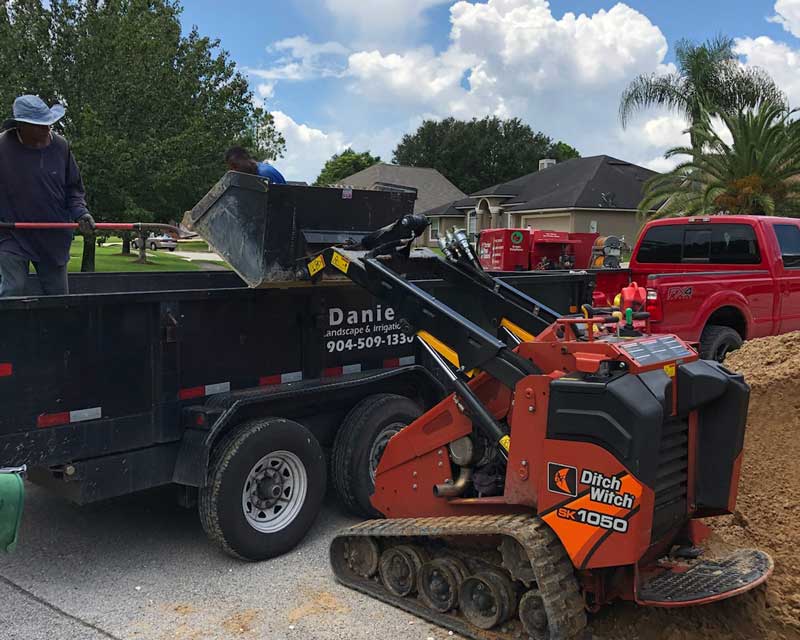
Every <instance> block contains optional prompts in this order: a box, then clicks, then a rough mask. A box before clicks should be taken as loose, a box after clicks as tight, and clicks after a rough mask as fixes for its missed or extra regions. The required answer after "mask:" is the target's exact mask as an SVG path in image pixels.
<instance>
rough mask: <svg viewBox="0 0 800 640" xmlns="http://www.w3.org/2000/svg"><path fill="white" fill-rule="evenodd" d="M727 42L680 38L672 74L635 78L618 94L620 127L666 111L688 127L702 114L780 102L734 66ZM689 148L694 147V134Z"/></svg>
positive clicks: (763, 78)
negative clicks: (645, 112) (642, 114)
mask: <svg viewBox="0 0 800 640" xmlns="http://www.w3.org/2000/svg"><path fill="white" fill-rule="evenodd" d="M733 46H734V41H733V39H732V38H728V37H725V36H717V37H716V38H713V39H710V40H707V41H706V42H704V43H702V44H696V43H694V42H690V41H688V40H680V41H678V43H677V44H676V46H675V60H676V62H677V66H678V71H677V72H675V73H667V74H661V75H659V74H648V75H640V76H638V77H636V78H635V79H634V80H633V81H632V82H631V83H630V85H628V87H627V88H626V89H625V91H623V92H622V96H621V98H620V105H619V117H620V121H621V122H622V126H623V127H624V126H626V125H627V124H628V122H629V121H630V119H631V117H632V116H633V114H634V113H635V112H637V111H640V110H642V109H647V108H649V107H666V108H667V109H670V110H672V111H676V112H678V113H680V114H681V115H683V116H684V117H685V118H686V120H687V121H688V122H689V124H690V126H692V127H695V126H697V125H700V124H701V122H700V121H701V119H702V118H703V117H704V116H705V115H707V114H708V115H712V116H716V115H721V114H723V113H729V114H731V113H736V112H738V111H741V110H743V109H748V108H754V107H757V106H758V105H760V104H761V103H763V102H776V103H780V104H784V103H785V100H786V99H785V96H784V95H783V93H782V92H781V91H780V89H778V87H777V86H776V85H775V83H774V82H773V80H772V78H770V77H769V75H768V74H767V73H765V72H764V71H763V70H761V69H753V68H745V67H742V66H741V65H739V61H738V58H737V56H736V53H735V52H734V50H733ZM690 135H691V136H692V147H693V148H695V149H696V148H698V141H697V139H696V138H695V134H694V133H692V132H690Z"/></svg>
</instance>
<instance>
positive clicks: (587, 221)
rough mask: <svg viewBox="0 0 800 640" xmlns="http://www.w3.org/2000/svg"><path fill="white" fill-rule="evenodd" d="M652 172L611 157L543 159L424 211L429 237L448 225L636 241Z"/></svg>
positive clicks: (475, 228) (433, 236) (478, 229)
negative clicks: (521, 171)
mask: <svg viewBox="0 0 800 640" xmlns="http://www.w3.org/2000/svg"><path fill="white" fill-rule="evenodd" d="M654 175H655V172H654V171H651V170H649V169H645V168H644V167H640V166H638V165H635V164H632V163H630V162H626V161H624V160H619V159H617V158H612V157H611V156H606V155H602V156H591V157H588V158H574V159H571V160H567V161H565V162H562V163H558V164H553V163H552V161H543V162H542V163H540V170H539V171H536V172H534V173H529V174H528V175H524V176H521V177H519V178H516V179H514V180H511V181H509V182H504V183H502V184H497V185H494V186H492V187H488V188H486V189H482V190H480V191H477V192H476V193H473V194H471V195H470V196H469V197H467V198H460V199H458V200H454V201H452V202H450V203H447V204H444V205H441V206H439V207H435V208H433V209H430V210H428V211H425V212H424V213H425V214H426V215H427V216H428V217H429V218H430V219H431V233H430V235H431V238H435V237H436V236H437V235H438V233H439V232H440V231H443V230H444V229H446V228H447V227H449V226H457V227H461V228H465V229H467V230H468V231H469V232H470V233H477V232H478V231H480V230H482V229H491V228H503V227H506V228H508V227H511V228H514V227H516V228H525V227H528V228H531V229H548V230H552V231H570V232H598V233H600V234H601V235H618V236H625V238H626V239H627V240H628V241H629V242H633V240H635V238H636V236H637V234H638V232H639V228H640V222H639V220H638V219H637V216H636V213H637V211H638V207H639V202H640V201H641V199H642V188H643V186H644V183H645V182H646V181H647V180H648V179H649V178H651V177H652V176H654Z"/></svg>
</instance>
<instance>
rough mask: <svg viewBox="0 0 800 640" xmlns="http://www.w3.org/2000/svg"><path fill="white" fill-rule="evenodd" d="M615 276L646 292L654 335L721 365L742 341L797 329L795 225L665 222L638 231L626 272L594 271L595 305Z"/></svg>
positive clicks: (798, 241)
mask: <svg viewBox="0 0 800 640" xmlns="http://www.w3.org/2000/svg"><path fill="white" fill-rule="evenodd" d="M620 278H622V279H623V280H625V281H627V280H628V279H630V280H631V281H633V282H636V283H637V284H638V285H639V286H644V287H647V310H648V311H649V312H650V314H651V319H652V323H653V331H654V332H658V333H675V334H677V335H679V336H680V337H681V338H683V339H684V340H687V341H690V342H694V343H699V345H700V354H701V356H702V357H703V358H708V359H714V360H718V361H722V360H723V359H724V358H725V354H727V353H728V352H729V351H732V350H734V349H738V348H739V347H740V346H741V344H742V341H743V340H748V339H750V338H758V337H761V336H767V335H774V334H778V333H785V332H787V331H793V330H796V329H800V220H798V219H794V218H775V217H764V216H727V215H719V216H710V217H702V218H667V219H664V220H656V221H653V222H650V223H648V224H647V225H646V226H645V227H644V229H642V232H641V233H640V234H639V239H638V241H637V243H636V246H635V247H634V250H633V254H632V255H631V260H630V266H629V269H628V271H627V272H619V271H611V272H608V273H604V272H602V271H599V272H598V278H597V292H598V293H601V294H604V295H600V296H599V298H600V299H599V300H598V302H600V303H603V302H604V301H603V298H606V301H608V300H612V299H613V296H614V295H615V294H616V293H618V292H619V290H620V285H621V284H622V285H624V282H623V283H621V282H620Z"/></svg>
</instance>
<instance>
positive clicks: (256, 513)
mask: <svg viewBox="0 0 800 640" xmlns="http://www.w3.org/2000/svg"><path fill="white" fill-rule="evenodd" d="M307 489H308V474H307V473H306V468H305V466H303V463H302V462H300V458H298V457H297V456H296V455H295V454H293V453H292V452H291V451H272V452H271V453H268V454H267V455H265V456H264V457H263V458H261V460H259V461H258V462H256V463H255V464H254V465H253V468H252V469H251V470H250V473H249V474H247V479H246V480H245V483H244V487H243V489H242V511H243V512H244V517H245V520H247V523H248V524H249V525H250V526H251V527H253V529H255V530H256V531H258V532H259V533H275V532H276V531H280V530H282V529H284V528H285V527H287V526H288V525H289V524H290V523H291V522H292V521H293V520H294V519H295V518H296V517H297V514H298V513H300V509H302V508H303V503H304V502H305V499H306V491H307Z"/></svg>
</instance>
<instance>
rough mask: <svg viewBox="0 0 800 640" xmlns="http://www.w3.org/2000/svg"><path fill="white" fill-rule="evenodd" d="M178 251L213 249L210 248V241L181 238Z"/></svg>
mask: <svg viewBox="0 0 800 640" xmlns="http://www.w3.org/2000/svg"><path fill="white" fill-rule="evenodd" d="M178 251H200V252H203V251H211V249H209V248H208V243H207V242H206V241H205V240H180V241H179V242H178Z"/></svg>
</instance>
